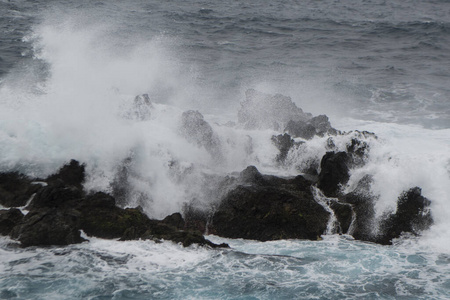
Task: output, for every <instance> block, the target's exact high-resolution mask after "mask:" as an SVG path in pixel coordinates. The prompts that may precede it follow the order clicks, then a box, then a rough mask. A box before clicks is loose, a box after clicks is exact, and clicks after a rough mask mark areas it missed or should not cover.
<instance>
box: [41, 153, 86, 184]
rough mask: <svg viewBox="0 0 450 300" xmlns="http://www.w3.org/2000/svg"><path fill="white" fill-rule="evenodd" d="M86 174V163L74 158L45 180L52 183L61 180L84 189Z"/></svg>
mask: <svg viewBox="0 0 450 300" xmlns="http://www.w3.org/2000/svg"><path fill="white" fill-rule="evenodd" d="M84 176H85V165H84V164H80V163H79V162H78V161H76V160H73V159H72V160H71V161H70V162H69V163H68V164H66V165H64V166H63V167H62V168H61V169H59V171H58V172H57V173H56V174H54V175H51V176H49V177H48V178H47V179H46V180H45V181H46V182H47V183H49V184H51V183H55V182H57V181H58V180H61V181H62V182H63V183H64V184H66V185H69V186H74V187H75V188H77V189H83V183H84Z"/></svg>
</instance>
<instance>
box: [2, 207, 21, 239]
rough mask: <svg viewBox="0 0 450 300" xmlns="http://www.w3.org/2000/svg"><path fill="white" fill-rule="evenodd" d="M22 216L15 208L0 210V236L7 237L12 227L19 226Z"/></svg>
mask: <svg viewBox="0 0 450 300" xmlns="http://www.w3.org/2000/svg"><path fill="white" fill-rule="evenodd" d="M22 219H23V214H22V212H21V211H20V210H18V209H17V208H11V209H9V210H0V234H1V235H9V234H10V233H11V230H12V229H13V228H14V226H16V225H18V224H20V223H21V222H22Z"/></svg>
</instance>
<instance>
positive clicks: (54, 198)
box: [27, 182, 83, 210]
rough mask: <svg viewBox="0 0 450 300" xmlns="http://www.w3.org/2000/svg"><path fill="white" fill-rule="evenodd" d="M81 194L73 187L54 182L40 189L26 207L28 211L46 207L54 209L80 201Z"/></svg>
mask: <svg viewBox="0 0 450 300" xmlns="http://www.w3.org/2000/svg"><path fill="white" fill-rule="evenodd" d="M82 197H83V192H82V191H81V190H80V189H78V188H76V187H74V186H67V185H64V184H63V183H62V182H55V183H53V184H50V185H48V186H46V187H43V188H41V189H40V190H39V191H38V192H37V193H36V195H35V197H34V198H33V201H31V203H30V205H28V206H27V209H28V210H32V209H36V208H42V207H48V208H56V207H60V206H64V205H66V204H67V203H68V202H70V201H73V200H77V199H81V198H82Z"/></svg>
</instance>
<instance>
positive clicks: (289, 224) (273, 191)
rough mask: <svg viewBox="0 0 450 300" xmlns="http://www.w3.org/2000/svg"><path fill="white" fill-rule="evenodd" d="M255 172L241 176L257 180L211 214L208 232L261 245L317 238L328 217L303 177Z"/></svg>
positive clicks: (236, 192)
mask: <svg viewBox="0 0 450 300" xmlns="http://www.w3.org/2000/svg"><path fill="white" fill-rule="evenodd" d="M255 169H256V168H254V167H250V168H247V169H246V170H245V171H244V172H243V173H250V174H256V180H254V179H251V180H247V181H246V184H245V185H240V186H237V187H236V188H234V189H233V190H232V191H231V192H229V193H228V195H227V196H226V197H225V198H224V199H223V200H222V202H221V203H220V205H219V206H218V207H217V209H216V210H215V211H214V213H213V216H212V219H211V222H210V223H209V227H208V229H209V232H210V233H213V234H217V235H219V236H223V237H228V238H246V239H255V240H261V241H267V240H277V239H289V238H297V239H311V240H316V239H317V238H318V237H320V235H321V234H322V233H323V232H324V231H325V229H326V226H327V222H328V217H329V213H328V212H327V211H326V210H325V209H324V208H323V206H321V205H320V204H318V203H317V202H316V201H315V200H314V197H313V195H312V193H311V182H308V181H307V180H306V179H304V178H303V177H302V176H297V177H296V178H294V179H283V178H278V177H275V176H263V175H261V174H260V173H259V172H258V173H256V172H255ZM256 171H257V170H256ZM249 177H250V178H251V177H252V176H249ZM254 177H255V176H253V178H254Z"/></svg>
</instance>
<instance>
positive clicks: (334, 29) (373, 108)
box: [0, 0, 450, 128]
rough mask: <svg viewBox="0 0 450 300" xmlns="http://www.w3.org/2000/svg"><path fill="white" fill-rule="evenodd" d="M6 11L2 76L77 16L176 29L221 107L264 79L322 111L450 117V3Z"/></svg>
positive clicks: (182, 56) (72, 4)
mask: <svg viewBox="0 0 450 300" xmlns="http://www.w3.org/2000/svg"><path fill="white" fill-rule="evenodd" d="M0 12H1V15H0V30H1V31H0V32H1V33H0V58H1V59H0V76H3V77H4V76H7V74H8V73H9V72H14V71H13V70H14V68H20V65H21V64H24V63H26V62H24V61H26V60H27V59H30V57H31V56H32V55H33V53H32V52H31V51H30V47H31V45H30V44H29V43H27V42H23V41H22V38H23V37H24V36H25V35H27V34H29V33H30V32H32V30H33V26H35V24H40V23H42V22H44V23H45V22H48V21H49V19H52V18H53V19H54V20H58V18H59V21H62V20H64V19H66V18H70V17H73V16H76V17H77V18H82V19H84V20H85V21H86V23H85V24H89V23H91V24H94V25H95V24H97V25H98V24H109V25H111V24H113V26H112V27H111V28H110V32H109V34H111V35H113V36H114V39H117V40H119V38H120V42H118V44H120V45H118V47H124V48H126V47H127V46H131V45H133V43H135V41H136V39H144V40H145V39H153V38H155V37H159V38H163V39H170V40H171V42H170V46H169V48H170V50H171V51H174V52H175V53H176V54H175V56H176V58H177V62H178V63H179V64H181V65H182V66H183V67H184V68H185V70H187V72H188V73H190V75H189V76H192V77H193V81H194V83H193V84H195V85H198V86H202V87H203V90H202V95H198V97H204V98H209V99H210V105H211V107H212V109H214V108H217V107H223V106H227V105H228V104H229V103H233V105H235V104H236V103H237V102H238V101H239V100H241V99H242V95H243V92H244V91H245V90H246V89H247V88H249V87H259V88H260V89H265V90H268V91H270V92H281V93H284V94H287V95H289V96H291V97H293V99H294V101H296V102H297V103H299V105H300V106H301V107H304V108H305V110H309V111H313V112H315V113H328V114H331V115H333V114H338V115H344V116H349V115H350V116H352V117H357V118H362V119H373V120H378V121H388V122H399V123H409V124H422V125H424V126H426V127H430V128H449V127H450V100H449V99H450V3H449V2H448V1H381V0H379V1H331V0H329V1H270V3H267V2H263V1H252V2H250V1H126V2H124V1H104V2H102V1H1V2H0ZM192 70H195V74H194V75H192V73H193V71H192ZM166 92H167V91H166ZM203 106H204V105H203Z"/></svg>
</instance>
